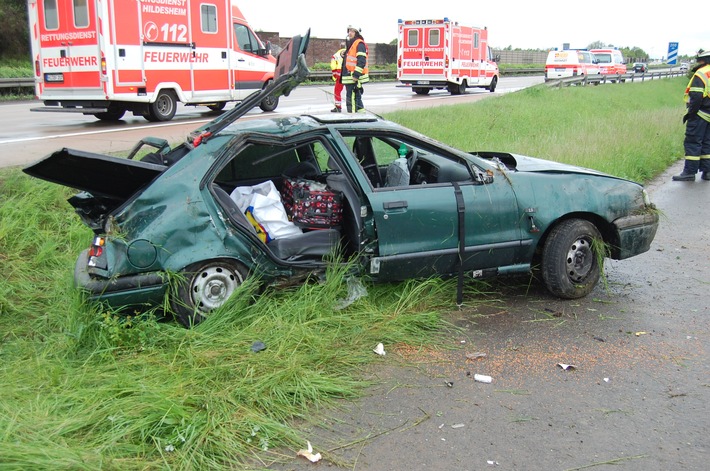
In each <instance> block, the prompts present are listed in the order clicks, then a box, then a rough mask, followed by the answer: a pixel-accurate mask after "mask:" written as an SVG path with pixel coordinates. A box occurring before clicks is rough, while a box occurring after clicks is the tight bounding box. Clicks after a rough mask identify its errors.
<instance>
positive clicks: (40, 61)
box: [29, 0, 102, 99]
mask: <svg viewBox="0 0 710 471" xmlns="http://www.w3.org/2000/svg"><path fill="white" fill-rule="evenodd" d="M29 8H30V16H31V17H33V16H35V15H36V16H35V17H36V19H37V22H36V29H34V30H33V31H32V34H33V35H37V37H36V38H33V44H35V45H36V47H37V50H36V51H33V54H34V58H33V59H34V60H35V62H36V64H35V67H36V69H38V70H39V73H40V74H41V80H42V82H43V85H42V87H41V88H42V96H40V98H41V99H51V98H52V95H56V96H59V95H60V94H61V95H62V96H67V95H69V96H72V95H86V94H87V93H88V94H92V93H96V92H100V91H101V90H102V83H101V54H100V48H99V31H98V23H99V22H98V13H97V9H96V0H36V1H34V2H33V1H30V3H29ZM33 9H36V11H33Z"/></svg>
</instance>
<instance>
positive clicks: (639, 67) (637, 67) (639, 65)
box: [634, 62, 648, 73]
mask: <svg viewBox="0 0 710 471" xmlns="http://www.w3.org/2000/svg"><path fill="white" fill-rule="evenodd" d="M634 72H640V73H645V72H648V64H645V63H644V62H634Z"/></svg>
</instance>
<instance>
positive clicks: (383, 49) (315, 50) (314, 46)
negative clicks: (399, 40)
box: [257, 31, 397, 67]
mask: <svg viewBox="0 0 710 471" xmlns="http://www.w3.org/2000/svg"><path fill="white" fill-rule="evenodd" d="M257 35H258V36H259V38H260V39H261V40H262V41H264V42H266V41H269V42H271V47H272V49H273V52H274V54H278V51H280V50H281V49H282V48H284V47H286V44H288V41H289V40H290V39H291V38H284V37H281V36H279V33H274V32H263V31H260V32H259V33H257ZM341 41H343V39H326V38H311V39H310V40H309V41H308V51H307V53H306V64H308V66H309V67H312V66H313V64H315V63H316V62H325V63H327V64H330V56H332V55H333V53H334V52H335V51H337V50H338V49H340V42H341ZM365 42H367V38H365ZM367 47H368V48H369V51H370V54H369V63H370V65H385V64H394V63H395V62H396V61H397V46H393V45H390V44H382V43H376V44H368V45H367Z"/></svg>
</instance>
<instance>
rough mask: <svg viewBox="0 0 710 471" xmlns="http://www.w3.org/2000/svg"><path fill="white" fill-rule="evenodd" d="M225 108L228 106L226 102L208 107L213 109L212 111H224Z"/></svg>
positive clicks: (219, 102)
mask: <svg viewBox="0 0 710 471" xmlns="http://www.w3.org/2000/svg"><path fill="white" fill-rule="evenodd" d="M225 106H227V102H226V101H218V102H217V103H213V104H211V105H207V108H209V109H211V110H212V111H222V110H223V109H224V107H225Z"/></svg>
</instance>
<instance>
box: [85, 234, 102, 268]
mask: <svg viewBox="0 0 710 471" xmlns="http://www.w3.org/2000/svg"><path fill="white" fill-rule="evenodd" d="M104 245H106V239H105V238H104V237H95V238H94V241H93V242H92V244H91V247H89V260H88V262H87V263H88V265H89V266H90V267H96V266H103V265H105V263H101V262H100V259H101V257H102V256H103V254H104Z"/></svg>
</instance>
